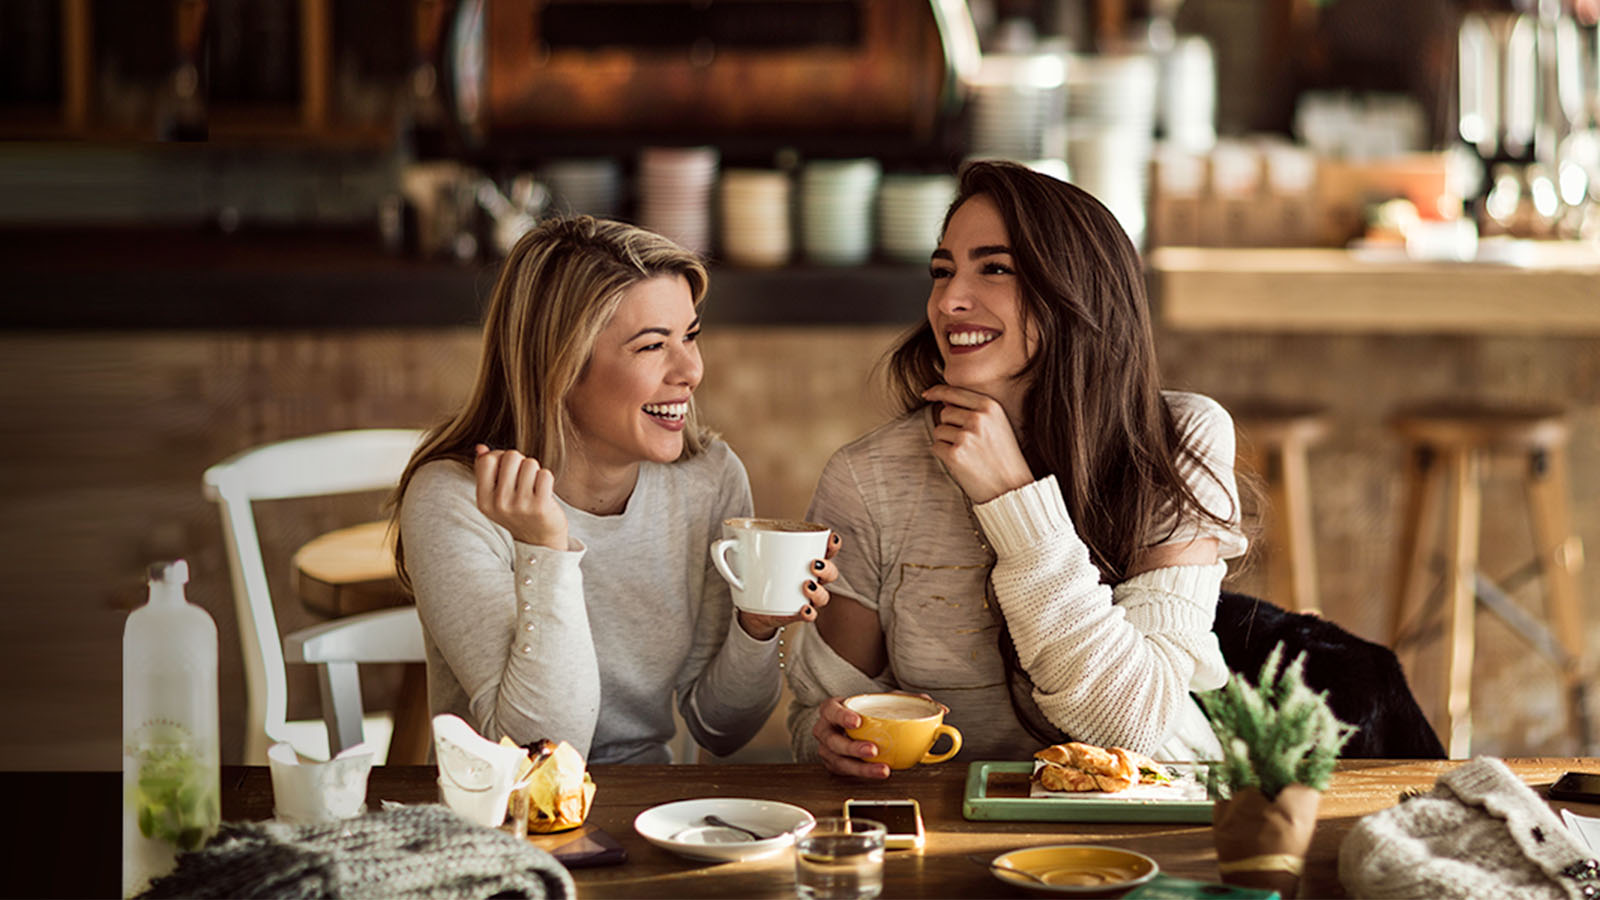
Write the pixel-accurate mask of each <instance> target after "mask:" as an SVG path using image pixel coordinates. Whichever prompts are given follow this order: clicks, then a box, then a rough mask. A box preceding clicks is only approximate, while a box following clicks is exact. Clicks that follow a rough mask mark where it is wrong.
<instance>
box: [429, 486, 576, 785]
mask: <svg viewBox="0 0 1600 900" xmlns="http://www.w3.org/2000/svg"><path fill="white" fill-rule="evenodd" d="M400 529H401V534H402V536H403V539H404V541H405V548H406V567H407V569H408V570H409V572H410V574H411V581H412V586H413V588H414V590H415V592H416V597H417V613H418V615H419V616H420V617H421V619H422V626H423V628H424V629H426V630H427V632H428V635H429V637H430V638H432V640H433V642H434V644H435V645H436V646H437V647H438V648H439V652H440V655H442V656H443V657H444V661H445V664H446V665H448V666H449V667H450V672H451V674H452V675H454V676H455V679H456V680H457V681H458V682H459V683H460V684H461V686H462V689H463V690H464V691H465V692H466V694H467V696H468V698H469V703H470V707H471V711H472V718H473V722H472V725H473V727H474V728H476V729H477V730H478V732H479V733H480V734H482V735H483V736H484V737H486V738H489V739H490V740H498V739H499V738H500V737H502V736H507V737H510V738H511V739H512V740H514V741H516V742H517V743H519V744H521V743H529V742H531V741H534V740H538V739H539V738H550V739H552V740H565V741H569V742H570V743H571V744H572V745H573V747H575V748H576V749H577V750H578V752H579V753H580V754H582V755H583V756H585V757H587V756H588V755H589V749H590V744H591V743H592V742H593V739H594V729H595V722H596V721H597V719H598V716H599V712H600V667H599V662H598V659H597V658H596V655H595V648H594V639H593V637H592V636H591V634H590V631H589V617H588V613H587V611H586V610H585V607H584V598H583V574H582V572H581V570H580V569H579V563H580V562H581V561H582V559H583V555H584V547H583V545H582V544H581V543H579V542H577V541H575V540H574V541H572V542H571V543H570V545H569V548H568V549H567V550H564V551H562V550H552V549H550V548H548V547H538V546H531V545H528V544H523V543H520V542H514V541H512V539H511V535H510V533H509V532H507V531H506V530H505V529H503V528H501V527H500V526H498V525H495V524H494V523H493V522H491V521H489V519H488V517H486V516H484V515H483V513H481V512H480V511H479V510H478V508H477V504H476V500H475V490H474V485H473V481H472V476H471V473H470V472H469V471H468V470H467V469H466V468H465V467H464V466H462V465H460V464H459V463H455V462H436V463H430V464H428V465H426V466H424V467H423V468H421V469H419V470H418V471H417V473H416V475H415V476H414V477H413V478H412V481H411V484H410V485H409V487H408V488H407V490H406V494H405V497H404V499H403V500H402V502H401V507H400Z"/></svg>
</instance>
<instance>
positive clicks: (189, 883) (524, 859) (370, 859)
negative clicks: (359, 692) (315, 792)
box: [139, 805, 577, 898]
mask: <svg viewBox="0 0 1600 900" xmlns="http://www.w3.org/2000/svg"><path fill="white" fill-rule="evenodd" d="M576 894H577V888H576V887H575V886H574V884H573V882H572V876H571V875H570V874H568V873H567V870H566V869H565V868H564V867H563V866H562V865H561V864H560V863H559V862H556V860H555V857H553V856H551V855H550V854H549V853H546V852H545V851H543V850H540V849H539V848H538V847H535V846H533V845H532V844H530V843H528V842H527V841H525V840H521V839H519V838H514V837H512V836H511V835H509V834H506V833H504V832H501V831H496V830H494V829H492V828H484V827H481V826H478V825H474V824H472V823H471V822H468V821H467V820H466V819H463V818H462V817H461V816H459V815H457V814H456V813H454V812H451V811H450V810H448V809H446V808H445V807H443V806H437V805H425V806H397V807H394V808H392V809H386V810H381V811H378V812H371V813H367V814H365V815H361V816H357V817H355V818H353V819H343V820H340V821H335V822H320V823H316V824H309V825H287V824H281V823H276V822H262V823H253V822H252V823H227V824H224V825H223V826H222V830H221V831H219V832H218V833H217V835H216V836H215V837H213V838H212V839H211V840H210V841H208V842H207V843H206V845H205V846H204V847H202V848H200V849H199V850H194V851H191V852H188V853H184V854H182V855H180V856H179V857H178V866H177V869H176V870H175V871H173V872H172V873H171V874H170V875H167V876H166V877H164V878H160V879H157V880H156V881H155V882H154V883H152V884H151V885H150V887H149V889H148V890H146V891H145V892H144V893H143V894H140V895H139V896H141V897H152V898H156V897H374V898H377V897H551V898H564V897H573V896H576Z"/></svg>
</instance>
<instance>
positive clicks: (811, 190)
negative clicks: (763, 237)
mask: <svg viewBox="0 0 1600 900" xmlns="http://www.w3.org/2000/svg"><path fill="white" fill-rule="evenodd" d="M881 174H882V169H881V168H880V167H879V165H878V161H877V160H875V159H865V158H863V159H823V160H817V161H815V162H810V163H807V164H806V167H805V169H804V170H803V171H802V172H801V173H800V243H801V246H803V247H804V248H805V251H806V257H807V258H808V259H810V260H811V261H812V262H814V263H818V264H819V265H825V266H856V265H860V264H861V263H864V262H866V261H867V260H868V259H869V258H870V257H871V256H872V204H873V198H874V197H875V196H876V195H877V193H878V179H879V178H880V176H881Z"/></svg>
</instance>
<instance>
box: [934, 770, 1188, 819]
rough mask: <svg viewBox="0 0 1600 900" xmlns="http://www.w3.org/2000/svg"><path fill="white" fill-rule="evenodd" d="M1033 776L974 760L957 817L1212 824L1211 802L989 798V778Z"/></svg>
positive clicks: (1098, 796) (1098, 797) (1101, 796)
mask: <svg viewBox="0 0 1600 900" xmlns="http://www.w3.org/2000/svg"><path fill="white" fill-rule="evenodd" d="M1032 772H1033V763H1031V762H1026V761H1023V762H996V761H984V760H978V761H976V762H973V763H972V764H970V765H968V766H967V790H966V795H965V796H964V797H963V798H962V801H961V814H962V815H963V816H965V817H966V818H968V819H972V820H982V819H994V820H1009V821H1016V822H1210V821H1211V805H1212V804H1211V801H1210V800H1152V799H1131V798H1130V799H1113V798H1112V797H1110V796H1108V795H1105V794H1094V795H1091V796H1085V797H1027V796H1023V797H999V796H993V797H992V796H989V776H991V775H997V774H998V775H1009V776H1011V780H1012V781H1015V780H1016V779H1017V778H1018V777H1019V776H1020V777H1021V778H1024V779H1025V778H1026V777H1027V776H1028V775H1029V774H1031V773H1032Z"/></svg>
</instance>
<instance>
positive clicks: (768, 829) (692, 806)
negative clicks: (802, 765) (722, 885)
mask: <svg viewBox="0 0 1600 900" xmlns="http://www.w3.org/2000/svg"><path fill="white" fill-rule="evenodd" d="M708 815H714V816H718V817H720V818H722V819H724V820H726V821H729V822H732V823H734V824H735V825H743V826H744V827H746V828H749V829H750V830H752V831H756V832H759V833H761V834H770V835H772V837H769V838H767V839H766V840H761V841H757V840H753V839H751V838H750V836H749V835H745V834H742V833H740V832H737V831H733V830H732V829H727V828H721V827H717V826H711V825H707V824H706V822H705V818H706V816H708ZM813 821H815V819H813V818H812V816H811V813H808V812H806V811H805V810H803V809H801V808H800V807H798V806H791V805H790V804H788V803H778V802H776V801H773V800H751V799H748V798H745V797H702V798H700V799H698V800H678V801H675V802H673V803H663V804H661V805H660V806H652V807H650V808H649V809H647V810H645V811H644V812H642V813H639V815H638V816H636V817H635V818H634V820H633V830H634V831H637V832H639V836H640V837H642V838H644V839H645V840H647V841H649V842H650V843H652V844H655V845H656V846H657V847H660V848H662V849H663V850H671V851H672V852H673V853H676V854H678V855H679V856H686V857H688V858H690V859H705V860H712V861H716V862H733V861H737V860H743V859H757V858H760V857H763V856H770V855H772V854H774V853H777V852H778V851H780V850H782V849H783V848H785V847H787V846H789V845H790V844H793V843H794V832H795V829H797V828H799V827H800V826H801V825H804V824H806V823H808V822H813Z"/></svg>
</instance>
